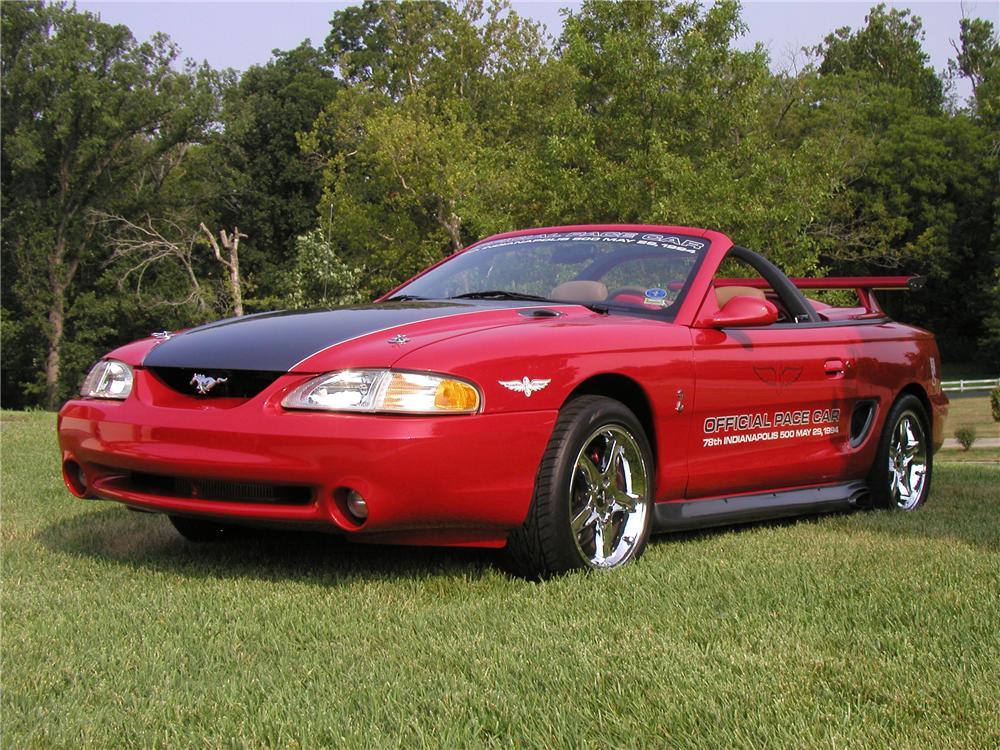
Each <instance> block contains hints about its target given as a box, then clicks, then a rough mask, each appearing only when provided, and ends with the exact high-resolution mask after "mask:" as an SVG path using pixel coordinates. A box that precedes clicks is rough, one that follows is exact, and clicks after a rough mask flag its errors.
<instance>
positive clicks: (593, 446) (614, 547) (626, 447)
mask: <svg viewBox="0 0 1000 750" xmlns="http://www.w3.org/2000/svg"><path fill="white" fill-rule="evenodd" d="M647 484H648V469H647V467H646V464H645V461H644V459H643V456H642V451H641V450H640V448H639V444H638V443H637V442H636V440H635V438H634V437H632V435H631V434H629V432H627V431H626V430H625V429H624V428H623V427H621V426H618V425H605V426H602V427H600V428H598V429H597V430H595V431H594V432H593V433H592V434H591V435H590V436H589V437H588V438H586V439H585V440H584V443H583V447H582V448H581V449H580V452H579V454H578V455H577V457H576V461H575V463H574V467H573V477H572V480H571V484H570V491H569V505H570V527H571V529H572V533H573V540H574V542H575V543H576V547H577V549H578V550H579V552H580V554H581V555H582V557H583V558H584V559H585V560H587V561H588V562H589V563H590V565H591V566H593V567H595V568H608V567H614V566H615V565H620V564H621V563H623V562H625V561H626V560H628V559H629V558H630V557H631V556H632V554H633V552H634V551H635V550H636V545H637V543H638V542H639V540H640V538H641V537H642V533H643V531H644V530H645V528H646V516H647V514H648V513H649V502H648V500H647V491H646V490H647Z"/></svg>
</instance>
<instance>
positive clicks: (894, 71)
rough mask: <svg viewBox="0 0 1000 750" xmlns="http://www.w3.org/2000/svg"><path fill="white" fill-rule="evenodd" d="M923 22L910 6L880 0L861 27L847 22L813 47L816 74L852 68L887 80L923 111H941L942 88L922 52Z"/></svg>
mask: <svg viewBox="0 0 1000 750" xmlns="http://www.w3.org/2000/svg"><path fill="white" fill-rule="evenodd" d="M923 39H924V30H923V24H922V23H921V20H920V18H919V17H918V16H911V15H910V11H909V10H900V9H897V8H891V9H890V10H888V12H887V11H886V6H885V4H884V3H882V4H879V5H877V6H875V7H873V8H872V9H871V10H870V11H869V13H868V16H867V17H866V18H865V26H864V28H862V29H859V30H858V31H856V32H853V33H852V32H851V29H850V28H849V27H843V28H840V29H837V30H836V31H834V32H833V33H832V34H829V35H827V37H826V38H825V39H824V40H823V43H822V44H820V45H819V46H818V47H817V48H816V51H817V52H818V53H819V55H820V56H821V57H822V59H823V62H822V64H821V65H820V68H819V72H820V74H821V75H843V74H847V73H851V72H857V73H861V74H862V75H864V76H865V77H866V78H867V79H868V80H869V81H871V82H873V83H876V84H887V85H889V86H891V87H893V88H895V89H897V92H898V94H897V95H899V94H903V95H905V96H906V97H907V98H908V99H909V102H910V104H912V105H913V106H915V107H916V108H918V109H920V110H923V111H924V112H926V113H928V114H934V113H937V112H939V111H940V109H941V106H942V104H943V102H944V100H943V87H942V85H941V81H940V79H939V78H938V77H937V74H936V73H935V72H934V69H933V68H932V67H931V66H930V56H929V55H928V54H927V53H926V52H924V50H923V47H922V42H923Z"/></svg>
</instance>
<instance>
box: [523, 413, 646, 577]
mask: <svg viewBox="0 0 1000 750" xmlns="http://www.w3.org/2000/svg"><path fill="white" fill-rule="evenodd" d="M652 498H653V456H652V451H651V450H650V447H649V441H648V440H647V438H646V434H645V431H644V430H643V428H642V425H641V424H640V423H639V420H638V419H636V417H635V415H634V414H633V413H632V412H631V411H630V410H629V409H628V408H627V407H626V406H625V405H624V404H622V403H620V402H618V401H614V400H612V399H610V398H604V397H602V396H583V397H581V398H578V399H575V400H573V401H571V402H570V403H569V405H567V406H566V407H565V408H564V409H563V411H562V413H561V414H560V415H559V419H558V420H557V422H556V426H555V429H554V430H553V433H552V438H551V439H550V440H549V445H548V447H547V448H546V451H545V454H544V456H543V457H542V463H541V465H540V467H539V470H538V477H537V479H536V482H535V494H534V498H533V499H532V503H531V507H530V509H529V511H528V515H527V518H526V519H525V522H524V525H523V526H522V527H521V528H520V529H518V530H516V531H514V532H513V533H512V534H511V535H510V538H509V539H508V542H507V548H506V562H507V565H508V567H509V568H510V569H511V570H512V571H513V572H514V573H516V574H518V575H521V576H524V577H527V578H540V577H542V578H544V577H548V576H551V575H554V574H558V573H563V572H566V571H568V570H573V569H576V568H584V569H586V568H591V569H593V568H598V569H607V568H616V567H619V566H621V565H624V564H625V563H627V562H629V561H630V560H633V559H635V558H636V557H638V556H639V555H640V554H642V551H643V549H644V548H645V546H646V541H647V539H648V538H649V532H650V527H651V522H652Z"/></svg>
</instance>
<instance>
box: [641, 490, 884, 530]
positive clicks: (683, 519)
mask: <svg viewBox="0 0 1000 750" xmlns="http://www.w3.org/2000/svg"><path fill="white" fill-rule="evenodd" d="M867 494H868V486H867V485H866V484H865V483H864V482H860V481H859V482H844V483H842V484H827V485H823V486H822V487H807V488H805V489H798V490H781V491H778V492H761V493H759V494H756V495H737V496H735V497H714V498H707V499H705V500H675V501H672V502H666V503H657V504H656V505H655V506H653V524H654V530H656V531H683V530H686V529H701V528H705V527H707V526H727V525H730V524H738V523H749V522H751V521H764V520H767V519H769V518H784V517H785V516H798V515H805V514H809V513H829V512H832V511H836V510H847V509H849V508H856V507H858V506H859V505H861V504H862V502H863V500H864V499H865V496H866V495H867Z"/></svg>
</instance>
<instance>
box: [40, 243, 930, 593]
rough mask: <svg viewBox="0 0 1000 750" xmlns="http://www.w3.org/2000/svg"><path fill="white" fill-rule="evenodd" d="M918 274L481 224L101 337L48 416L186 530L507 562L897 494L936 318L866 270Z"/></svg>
mask: <svg viewBox="0 0 1000 750" xmlns="http://www.w3.org/2000/svg"><path fill="white" fill-rule="evenodd" d="M918 286H919V279H916V278H910V277H866V278H820V279H789V278H788V277H786V276H785V274H783V273H782V272H781V271H780V270H779V269H778V268H777V267H776V266H774V265H773V264H772V263H771V262H769V261H768V260H766V259H765V258H764V257H763V256H762V255H759V254H757V253H755V252H752V251H750V250H748V249H746V248H743V247H738V246H736V245H734V244H733V242H732V241H731V240H730V239H729V238H728V237H726V236H725V235H723V234H721V233H719V232H715V231H709V230H703V229H692V228H688V227H675V226H635V225H602V226H571V227H555V228H546V229H532V230H526V231H519V232H510V233H506V234H500V235H496V236H493V237H490V238H488V239H485V240H483V241H481V242H478V243H476V244H474V245H472V246H470V247H469V248H467V249H465V250H463V251H461V252H458V253H456V254H454V255H452V256H450V257H448V258H446V259H445V260H443V261H442V262H440V263H438V264H436V265H434V266H432V267H431V268H429V269H427V270H426V271H424V272H423V273H421V274H419V275H418V276H416V277H414V278H413V279H411V280H410V281H408V282H406V283H405V284H403V285H402V286H400V287H398V288H397V289H394V290H393V291H391V292H389V293H388V294H386V295H385V296H383V297H382V298H380V299H378V300H377V301H375V302H374V303H372V304H367V305H357V306H352V307H343V308H337V309H324V310H309V311H299V312H271V313H262V314H257V315H247V316H244V317H240V318H234V319H229V320H223V321H221V322H216V323H209V324H207V325H203V326H200V327H197V328H192V329H189V330H186V331H180V332H173V333H171V332H167V331H162V332H159V333H156V334H153V335H152V336H150V337H149V338H146V339H142V340H140V341H136V342H133V343H130V344H126V345H125V346H122V347H120V348H118V349H115V350H114V351H112V352H111V353H109V354H108V355H107V356H106V357H105V358H104V359H102V360H101V361H99V362H98V363H97V364H96V365H94V367H93V369H92V370H91V371H90V373H89V374H88V375H87V377H86V379H85V381H84V383H83V386H82V389H81V392H80V396H79V398H75V399H72V400H70V401H68V402H67V403H66V404H65V405H64V406H63V408H62V410H61V411H60V413H59V420H58V431H59V441H60V447H61V450H62V467H63V477H64V480H65V483H66V486H67V487H68V488H69V490H70V492H72V493H73V494H74V495H76V496H78V497H93V498H105V499H109V500H116V501H118V502H121V503H124V504H125V505H127V506H128V507H130V508H132V509H134V510H139V511H151V512H157V513H165V514H166V515H168V516H169V518H170V520H171V521H172V523H173V525H174V526H175V527H176V529H177V531H178V532H180V534H182V535H183V536H184V537H186V538H188V539H190V540H193V541H208V540H213V539H221V538H226V537H227V535H231V534H232V532H233V530H235V529H237V528H239V527H240V526H246V525H250V526H253V525H256V526H266V527H278V526H281V527H289V528H298V529H320V530H326V531H330V532H335V533H338V534H340V535H343V536H345V537H348V538H351V539H354V540H357V541H364V542H386V543H395V544H428V545H461V546H478V547H494V548H502V554H503V556H504V558H505V560H506V562H507V564H508V565H509V566H510V567H511V569H512V570H513V571H514V572H516V573H518V574H520V575H524V576H527V577H544V576H549V575H553V574H557V573H561V572H563V571H568V570H571V569H575V568H585V569H586V568H614V567H617V566H620V565H622V564H625V563H627V562H629V561H630V560H633V559H635V558H636V557H638V556H639V555H640V554H641V553H642V551H643V548H644V547H645V546H646V544H647V541H648V539H649V537H650V535H651V534H653V533H657V532H666V531H672V530H680V529H692V528H700V527H706V526H712V525H720V524H734V523H742V522H747V521H753V520H758V519H767V518H775V517H781V516H791V515H797V514H803V513H817V512H825V511H833V510H841V509H849V508H853V507H876V508H887V509H895V510H901V511H911V510H914V509H916V508H918V507H919V506H920V505H921V504H922V503H923V502H924V501H925V500H926V499H927V494H928V491H929V489H930V483H931V470H932V457H933V454H934V452H935V451H936V450H937V448H939V447H940V445H941V443H942V423H943V420H944V417H945V415H946V412H947V403H948V401H947V398H946V397H945V395H944V393H943V392H942V389H941V381H940V372H941V367H940V357H939V354H938V350H937V345H936V344H935V341H934V337H933V336H932V335H931V334H930V333H927V332H926V331H923V330H920V329H918V328H914V327H911V326H908V325H902V324H900V323H896V322H893V321H892V320H890V319H889V318H888V317H887V315H886V314H885V313H884V311H883V310H882V308H881V306H880V305H879V302H878V300H877V298H876V294H875V293H876V291H878V290H881V289H906V288H917V287H918ZM836 289H840V290H853V293H854V295H855V296H856V297H857V299H856V301H855V300H853V299H852V301H851V302H850V303H849V304H848V305H846V306H845V305H834V304H831V303H830V301H831V300H837V301H840V302H842V301H843V299H844V296H845V295H848V296H850V292H845V291H840V292H834V293H833V294H834V296H832V297H831V293H830V292H829V291H825V290H836ZM813 290H815V291H813ZM804 292H808V293H810V294H811V295H812V297H814V298H818V297H824V299H826V301H820V299H814V298H810V297H807V296H806V295H805V294H804ZM836 295H839V297H838V296H836Z"/></svg>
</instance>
